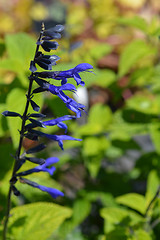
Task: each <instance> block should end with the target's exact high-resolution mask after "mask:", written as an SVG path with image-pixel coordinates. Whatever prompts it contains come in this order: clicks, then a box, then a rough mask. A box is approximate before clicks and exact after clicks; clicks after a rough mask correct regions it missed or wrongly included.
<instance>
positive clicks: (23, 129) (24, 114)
mask: <svg viewBox="0 0 160 240" xmlns="http://www.w3.org/2000/svg"><path fill="white" fill-rule="evenodd" d="M43 31H44V24H43V23H42V31H41V32H40V36H39V38H38V41H40V40H41V39H42V36H43ZM38 51H39V45H37V47H36V51H35V56H34V60H35V57H36V54H37V52H38ZM32 76H33V73H31V75H30V77H29V87H28V93H27V95H26V97H27V102H26V106H25V110H24V113H23V116H22V125H21V130H20V139H19V145H18V149H17V151H16V154H15V157H14V159H15V161H14V167H13V171H12V177H11V180H12V179H14V178H15V173H16V169H17V163H18V161H20V153H21V149H22V143H23V138H24V133H25V124H26V120H27V113H28V108H29V102H30V97H31V91H32V85H33V79H32ZM14 184H15V182H12V181H10V187H9V192H8V197H7V210H6V215H5V220H4V228H3V240H6V237H7V236H6V235H7V227H8V221H9V215H10V209H11V195H12V186H13V185H14Z"/></svg>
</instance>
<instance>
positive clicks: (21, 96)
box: [6, 88, 42, 148]
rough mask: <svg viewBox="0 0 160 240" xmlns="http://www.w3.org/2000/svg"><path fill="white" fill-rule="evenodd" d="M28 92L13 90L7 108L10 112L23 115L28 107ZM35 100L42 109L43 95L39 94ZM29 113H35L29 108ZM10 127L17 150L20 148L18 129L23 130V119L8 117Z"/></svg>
mask: <svg viewBox="0 0 160 240" xmlns="http://www.w3.org/2000/svg"><path fill="white" fill-rule="evenodd" d="M25 94H26V92H25V91H24V90H22V89H20V88H15V89H13V90H12V91H11V92H10V93H9V94H8V96H7V103H6V108H7V110H8V111H15V112H17V113H20V114H23V111H24V108H25V105H26V96H25ZM33 100H34V101H35V102H36V103H37V104H38V105H39V106H40V107H41V106H42V95H41V94H37V95H36V96H35V97H34V98H33ZM29 112H30V113H32V112H34V111H33V110H32V108H31V106H30V107H29ZM7 121H8V126H9V129H10V132H11V137H12V141H13V145H14V147H15V148H16V147H17V146H18V142H19V132H18V129H19V130H20V128H21V123H22V121H21V119H20V118H18V117H17V118H12V117H8V118H7Z"/></svg>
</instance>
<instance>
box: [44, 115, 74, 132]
mask: <svg viewBox="0 0 160 240" xmlns="http://www.w3.org/2000/svg"><path fill="white" fill-rule="evenodd" d="M73 118H75V116H71V115H65V116H63V117H59V118H56V119H51V120H48V121H44V122H43V124H44V125H45V126H54V125H57V126H58V127H60V128H63V129H65V133H66V132H67V125H66V124H65V123H63V122H62V121H66V120H70V119H73Z"/></svg>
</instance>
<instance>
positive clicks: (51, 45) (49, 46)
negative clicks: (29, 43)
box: [41, 41, 59, 52]
mask: <svg viewBox="0 0 160 240" xmlns="http://www.w3.org/2000/svg"><path fill="white" fill-rule="evenodd" d="M41 46H42V48H43V49H44V50H45V51H46V52H50V51H51V50H56V49H57V48H58V46H59V44H58V43H57V42H55V41H52V42H51V41H43V42H42V44H41Z"/></svg>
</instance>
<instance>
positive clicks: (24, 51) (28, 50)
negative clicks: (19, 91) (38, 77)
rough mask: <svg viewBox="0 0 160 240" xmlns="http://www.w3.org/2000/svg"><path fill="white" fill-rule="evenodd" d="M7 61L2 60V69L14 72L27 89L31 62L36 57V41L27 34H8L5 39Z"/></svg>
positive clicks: (0, 64)
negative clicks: (27, 75) (27, 74)
mask: <svg viewBox="0 0 160 240" xmlns="http://www.w3.org/2000/svg"><path fill="white" fill-rule="evenodd" d="M5 44H6V50H7V54H8V58H7V59H2V60H1V62H0V68H1V69H5V70H10V71H13V72H15V73H16V74H17V76H18V77H19V79H20V81H21V83H22V85H23V86H25V87H26V85H27V83H28V78H27V77H26V73H27V72H28V71H29V65H30V61H31V60H32V59H33V57H34V52H35V49H36V44H35V40H34V39H33V38H32V37H31V36H29V35H27V34H26V33H16V34H8V35H6V37H5Z"/></svg>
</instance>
